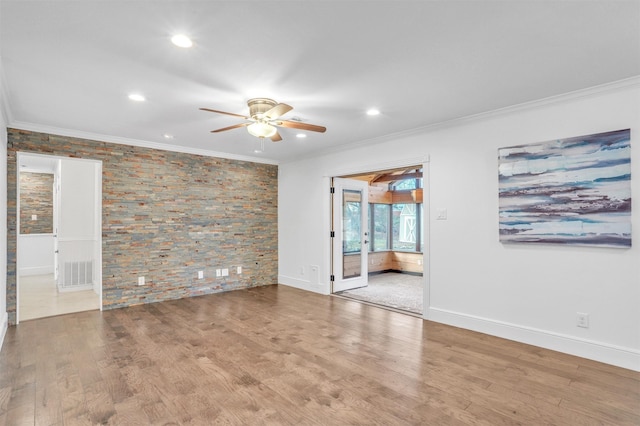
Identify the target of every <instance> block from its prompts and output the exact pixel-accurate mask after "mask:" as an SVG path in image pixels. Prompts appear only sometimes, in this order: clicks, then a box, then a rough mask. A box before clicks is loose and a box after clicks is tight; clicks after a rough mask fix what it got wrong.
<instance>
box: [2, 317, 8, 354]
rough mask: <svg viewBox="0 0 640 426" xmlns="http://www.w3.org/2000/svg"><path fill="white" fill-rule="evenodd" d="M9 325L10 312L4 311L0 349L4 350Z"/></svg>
mask: <svg viewBox="0 0 640 426" xmlns="http://www.w3.org/2000/svg"><path fill="white" fill-rule="evenodd" d="M8 327H9V314H7V313H6V312H3V313H2V322H1V323H0V351H1V350H2V344H3V343H4V336H5V335H6V334H7V328H8Z"/></svg>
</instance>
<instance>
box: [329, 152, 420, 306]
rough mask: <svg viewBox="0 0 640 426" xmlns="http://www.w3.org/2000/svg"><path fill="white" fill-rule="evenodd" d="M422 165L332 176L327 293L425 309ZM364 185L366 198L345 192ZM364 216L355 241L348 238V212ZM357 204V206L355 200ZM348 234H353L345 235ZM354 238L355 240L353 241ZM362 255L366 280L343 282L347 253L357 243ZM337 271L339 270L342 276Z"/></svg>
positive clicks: (349, 254) (348, 265) (347, 267)
mask: <svg viewBox="0 0 640 426" xmlns="http://www.w3.org/2000/svg"><path fill="white" fill-rule="evenodd" d="M423 169H424V167H423V165H420V164H418V165H412V166H406V167H399V168H393V169H385V170H379V171H373V172H361V173H355V174H349V175H343V176H340V178H334V182H337V183H334V185H333V187H334V190H333V200H332V206H333V207H332V211H333V223H332V226H333V228H332V229H333V235H335V237H334V239H333V244H332V249H333V256H332V269H333V276H332V278H333V281H332V284H333V285H332V294H334V295H337V296H341V297H345V298H349V299H353V300H358V301H361V302H365V303H368V304H373V305H377V306H381V307H384V308H388V309H393V310H398V311H402V312H405V313H408V314H412V315H420V316H422V315H423V314H424V311H425V308H424V307H425V303H424V301H425V299H426V294H425V287H426V280H425V278H424V259H425V257H426V255H427V253H426V248H427V247H428V244H426V239H425V236H426V232H424V231H425V228H424V214H423V212H424V208H423V204H424V203H423V198H424V196H423V193H424V173H423ZM358 183H359V184H360V185H363V186H361V188H364V190H363V191H364V192H365V193H366V194H367V195H366V197H360V196H359V194H356V195H354V194H352V193H347V192H345V189H344V188H345V187H346V188H347V190H353V189H354V188H357V187H358V185H357V184H358ZM349 199H351V202H352V203H355V206H356V207H358V206H362V210H363V211H364V213H365V215H364V216H363V218H362V219H361V223H362V224H363V226H362V229H361V230H360V235H359V240H358V239H356V238H354V237H353V234H354V230H353V229H351V228H353V225H352V223H353V218H350V217H349V215H352V216H353V214H352V212H353V211H356V210H358V209H357V208H354V206H349V205H348V200H349ZM359 203H361V204H359ZM349 233H351V234H352V236H351V238H349ZM354 240H355V242H356V244H355V245H354ZM360 240H361V241H362V244H361V247H360V248H362V250H363V252H365V254H363V255H361V254H360V253H358V254H357V255H358V256H362V258H363V259H365V262H366V264H365V266H364V267H362V268H361V269H362V271H363V274H366V278H364V279H359V280H354V281H353V283H354V284H356V285H345V281H349V280H345V279H344V274H343V273H342V272H343V271H348V270H350V268H352V267H353V265H354V264H356V263H357V262H354V261H352V260H351V257H353V256H354V253H353V252H354V251H355V250H356V249H357V248H358V247H356V245H357V243H358V242H359V241H360ZM341 273H342V274H341Z"/></svg>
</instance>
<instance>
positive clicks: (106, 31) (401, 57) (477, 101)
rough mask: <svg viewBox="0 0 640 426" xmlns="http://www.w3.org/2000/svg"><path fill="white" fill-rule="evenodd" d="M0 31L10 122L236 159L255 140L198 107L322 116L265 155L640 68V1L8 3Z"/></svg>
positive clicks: (277, 156) (436, 119)
mask: <svg viewBox="0 0 640 426" xmlns="http://www.w3.org/2000/svg"><path fill="white" fill-rule="evenodd" d="M175 33H185V34H188V35H189V36H191V38H192V39H193V41H194V43H195V45H194V47H192V48H191V49H181V48H178V47H176V46H174V45H173V44H171V43H170V40H169V39H170V37H171V36H172V35H173V34H175ZM0 37H1V38H0V43H1V44H0V57H1V60H2V68H1V69H0V71H1V74H2V75H0V77H2V85H3V86H4V91H5V99H4V102H5V108H6V109H7V110H8V111H7V115H8V121H9V125H11V126H15V127H22V128H38V129H46V130H50V131H55V130H58V131H60V132H66V133H69V132H71V133H74V132H75V133H77V134H78V135H86V136H90V137H91V136H93V137H96V138H103V139H104V137H108V138H113V139H114V140H117V141H124V142H127V141H128V140H135V141H141V143H143V144H144V143H151V144H169V145H174V146H178V147H182V148H184V149H186V150H206V151H213V152H218V153H226V154H228V155H229V156H231V157H234V156H240V157H241V156H254V157H255V156H256V154H253V152H252V150H253V142H254V141H256V140H257V139H256V138H254V137H253V136H250V135H249V134H248V133H247V132H246V130H245V129H236V130H232V131H229V132H225V133H217V134H212V133H210V132H209V131H210V130H212V129H216V128H220V127H225V126H229V125H232V124H235V123H237V122H239V120H240V119H236V118H235V117H231V116H225V115H218V114H213V113H208V112H203V111H200V110H199V109H198V108H200V107H207V108H213V109H219V110H224V111H230V112H234V113H239V114H247V113H248V108H247V106H246V101H247V99H249V98H252V97H271V98H273V99H275V100H276V101H278V102H284V103H287V104H290V105H292V106H293V107H294V110H293V111H291V112H289V113H288V114H286V115H285V116H284V117H283V118H292V117H297V118H299V119H300V120H302V121H303V122H308V123H312V124H318V125H322V126H326V127H327V132H326V133H324V134H317V133H309V134H308V137H307V138H306V139H303V140H301V139H297V138H296V137H295V133H296V132H294V131H292V130H291V129H283V130H281V134H282V137H283V138H284V140H283V141H282V142H278V143H272V142H270V141H267V143H266V149H265V152H264V153H263V154H260V156H259V158H260V159H262V160H264V161H267V162H286V161H290V160H292V159H295V158H300V157H308V156H312V155H317V154H318V153H320V152H324V151H326V150H333V149H337V148H339V147H340V146H342V145H346V144H351V143H362V142H363V141H366V140H369V139H374V138H378V137H381V136H385V135H390V134H394V133H398V132H403V131H407V130H411V129H416V128H420V127H424V126H429V125H433V124H435V123H441V122H446V121H449V120H453V119H456V118H461V117H466V116H470V115H474V114H478V113H482V112H487V111H491V110H495V109H499V108H504V107H508V106H510V105H515V104H520V103H524V102H529V101H533V100H537V99H542V98H546V97H550V96H554V95H558V94H563V93H568V92H572V91H575V90H580V89H584V88H588V87H592V86H596V85H601V84H606V83H609V82H613V81H618V80H622V79H626V78H631V77H634V76H638V75H640V2H639V1H593V2H590V1H580V2H578V1H497V2H494V1H373V2H369V1H313V2H303V1H279V2H277V1H237V0H236V1H159V0H154V1H90V0H85V1H61V0H52V1H25V0H19V1H6V0H1V1H0ZM131 92H141V93H143V94H144V95H145V96H146V97H147V101H146V102H143V103H135V102H132V101H130V100H129V99H128V98H127V95H128V94H129V93H131ZM370 107H377V108H379V109H380V110H381V111H382V114H381V115H379V116H377V117H369V116H367V115H366V114H365V111H366V110H367V109H368V108H370ZM164 133H169V134H172V135H174V139H172V140H166V139H164V138H163V134H164ZM169 149H171V148H169ZM178 149H181V148H178Z"/></svg>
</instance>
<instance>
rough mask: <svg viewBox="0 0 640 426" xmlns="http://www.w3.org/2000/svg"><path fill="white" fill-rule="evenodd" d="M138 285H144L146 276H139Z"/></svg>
mask: <svg viewBox="0 0 640 426" xmlns="http://www.w3.org/2000/svg"><path fill="white" fill-rule="evenodd" d="M138 285H144V277H138Z"/></svg>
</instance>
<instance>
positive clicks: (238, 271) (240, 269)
mask: <svg viewBox="0 0 640 426" xmlns="http://www.w3.org/2000/svg"><path fill="white" fill-rule="evenodd" d="M241 273H242V266H237V267H236V274H238V275H240V274H241Z"/></svg>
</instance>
